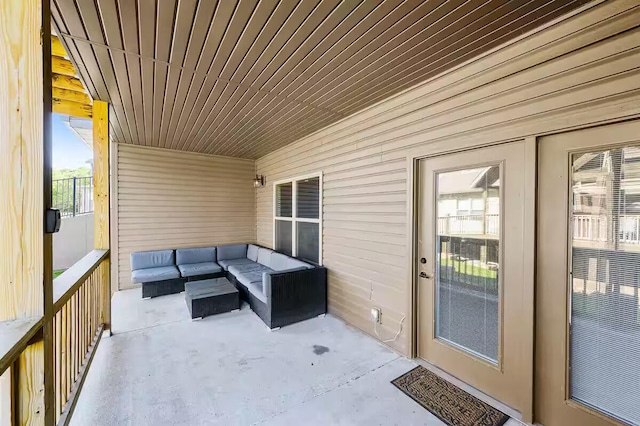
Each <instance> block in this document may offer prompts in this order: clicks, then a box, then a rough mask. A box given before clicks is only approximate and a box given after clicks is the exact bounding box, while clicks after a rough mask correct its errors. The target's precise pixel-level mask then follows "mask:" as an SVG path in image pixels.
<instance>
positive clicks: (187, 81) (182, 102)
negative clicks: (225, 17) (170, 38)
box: [167, 1, 217, 149]
mask: <svg viewBox="0 0 640 426" xmlns="http://www.w3.org/2000/svg"><path fill="white" fill-rule="evenodd" d="M216 3H217V2H215V1H206V2H202V1H201V2H199V3H198V8H197V9H196V15H195V18H194V21H193V30H192V31H191V35H190V37H189V43H188V47H187V54H186V56H185V60H184V68H183V70H182V75H181V77H180V82H179V83H178V91H177V92H176V94H175V98H176V102H175V103H174V106H173V113H172V114H171V120H170V122H169V130H168V134H167V140H168V142H169V147H170V148H172V149H176V148H177V147H178V141H177V139H178V136H179V135H177V134H176V126H177V125H178V121H179V119H180V118H181V117H182V116H183V112H184V108H185V106H186V107H187V108H189V105H188V104H187V103H186V98H187V94H188V91H189V90H192V89H191V88H192V86H193V85H194V83H195V84H196V85H197V84H201V80H200V79H199V78H196V73H194V72H192V70H195V69H196V65H197V64H198V63H199V62H200V58H201V57H202V53H203V51H204V45H205V41H206V37H207V34H208V33H209V29H210V28H211V24H212V22H213V14H214V12H215V9H216ZM194 80H195V81H194Z"/></svg>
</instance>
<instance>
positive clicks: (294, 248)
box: [271, 172, 324, 265]
mask: <svg viewBox="0 0 640 426" xmlns="http://www.w3.org/2000/svg"><path fill="white" fill-rule="evenodd" d="M313 178H318V219H309V218H303V217H298V182H299V181H302V180H306V179H313ZM284 183H291V210H292V211H291V217H283V216H277V215H276V208H277V203H276V196H277V193H276V190H277V187H278V185H282V184H284ZM322 185H323V173H322V172H316V173H310V174H306V175H302V176H296V177H293V178H289V179H281V180H278V181H275V182H273V195H272V201H273V209H272V212H271V216H272V217H273V220H272V239H271V241H272V244H273V248H274V249H275V248H276V221H277V220H280V221H286V222H291V253H292V255H293V256H294V257H298V223H299V222H306V223H316V224H318V264H319V265H322V264H323V259H322V240H323V234H322V215H323V199H324V195H323V192H322Z"/></svg>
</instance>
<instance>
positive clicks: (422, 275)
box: [420, 272, 431, 279]
mask: <svg viewBox="0 0 640 426" xmlns="http://www.w3.org/2000/svg"><path fill="white" fill-rule="evenodd" d="M420 278H425V279H429V278H431V275H427V273H426V272H420Z"/></svg>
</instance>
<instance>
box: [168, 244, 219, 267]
mask: <svg viewBox="0 0 640 426" xmlns="http://www.w3.org/2000/svg"><path fill="white" fill-rule="evenodd" d="M215 261H216V248H215V247H199V248H188V249H178V250H176V263H177V264H178V265H188V264H191V263H205V262H215Z"/></svg>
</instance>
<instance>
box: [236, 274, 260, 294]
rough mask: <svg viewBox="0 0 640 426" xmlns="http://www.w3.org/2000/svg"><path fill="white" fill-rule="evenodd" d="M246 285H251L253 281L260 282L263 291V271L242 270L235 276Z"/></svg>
mask: <svg viewBox="0 0 640 426" xmlns="http://www.w3.org/2000/svg"><path fill="white" fill-rule="evenodd" d="M235 277H236V279H237V280H238V281H240V282H241V283H242V284H244V285H245V286H247V287H249V284H251V283H260V290H261V291H262V272H258V271H255V272H254V271H247V272H241V273H239V274H238V275H236V276H235Z"/></svg>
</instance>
